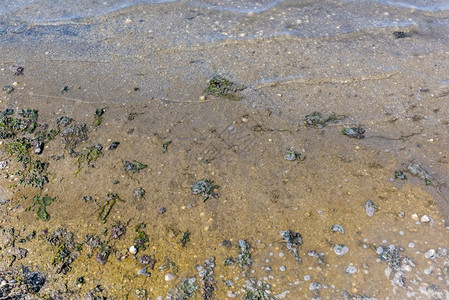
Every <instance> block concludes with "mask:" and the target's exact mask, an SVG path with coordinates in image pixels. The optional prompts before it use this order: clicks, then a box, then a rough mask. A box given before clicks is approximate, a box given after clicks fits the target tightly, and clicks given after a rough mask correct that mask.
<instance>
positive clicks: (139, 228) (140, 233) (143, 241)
mask: <svg viewBox="0 0 449 300" xmlns="http://www.w3.org/2000/svg"><path fill="white" fill-rule="evenodd" d="M145 227H146V225H145V224H144V223H140V224H137V225H136V226H134V231H135V232H136V235H137V236H136V238H135V239H134V246H135V247H136V248H137V249H139V250H145V249H146V248H147V244H148V242H149V241H150V239H149V238H148V235H147V234H146V232H145V231H144V229H145Z"/></svg>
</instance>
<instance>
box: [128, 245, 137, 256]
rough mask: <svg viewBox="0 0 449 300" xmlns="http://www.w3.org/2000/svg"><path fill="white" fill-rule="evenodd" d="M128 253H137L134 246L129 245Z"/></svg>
mask: <svg viewBox="0 0 449 300" xmlns="http://www.w3.org/2000/svg"><path fill="white" fill-rule="evenodd" d="M129 253H131V254H132V255H134V254H137V248H136V246H131V247H129Z"/></svg>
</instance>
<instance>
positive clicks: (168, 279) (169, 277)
mask: <svg viewBox="0 0 449 300" xmlns="http://www.w3.org/2000/svg"><path fill="white" fill-rule="evenodd" d="M164 278H165V281H172V280H173V279H175V278H176V275H175V274H173V273H167V274H165V276H164Z"/></svg>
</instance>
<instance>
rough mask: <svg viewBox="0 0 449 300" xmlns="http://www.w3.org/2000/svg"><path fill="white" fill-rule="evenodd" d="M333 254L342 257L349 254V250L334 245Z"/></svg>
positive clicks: (342, 246)
mask: <svg viewBox="0 0 449 300" xmlns="http://www.w3.org/2000/svg"><path fill="white" fill-rule="evenodd" d="M334 252H335V254H337V255H338V256H343V255H345V254H346V253H348V252H349V248H348V247H346V246H345V245H335V246H334Z"/></svg>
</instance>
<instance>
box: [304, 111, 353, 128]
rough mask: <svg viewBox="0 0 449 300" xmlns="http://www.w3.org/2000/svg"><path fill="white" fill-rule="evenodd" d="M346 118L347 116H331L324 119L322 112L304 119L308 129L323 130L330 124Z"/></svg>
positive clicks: (314, 113) (315, 112)
mask: <svg viewBox="0 0 449 300" xmlns="http://www.w3.org/2000/svg"><path fill="white" fill-rule="evenodd" d="M344 118H346V115H336V114H331V115H330V116H329V117H327V118H326V117H323V116H322V115H321V113H320V112H317V111H314V112H313V113H311V114H309V115H306V116H305V117H304V125H306V126H308V127H316V128H323V127H324V126H326V125H327V124H328V123H335V122H338V121H341V120H343V119H344Z"/></svg>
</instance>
